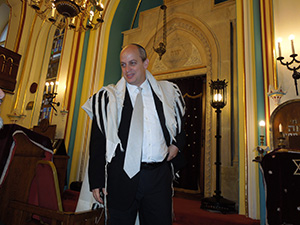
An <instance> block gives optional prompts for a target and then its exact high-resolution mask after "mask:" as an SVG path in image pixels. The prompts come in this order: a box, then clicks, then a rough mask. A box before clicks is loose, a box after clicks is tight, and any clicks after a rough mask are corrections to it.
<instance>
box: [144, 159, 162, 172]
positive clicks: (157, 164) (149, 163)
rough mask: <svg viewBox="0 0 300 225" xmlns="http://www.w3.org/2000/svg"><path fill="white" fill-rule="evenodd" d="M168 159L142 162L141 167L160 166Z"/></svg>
mask: <svg viewBox="0 0 300 225" xmlns="http://www.w3.org/2000/svg"><path fill="white" fill-rule="evenodd" d="M166 161H167V160H166V159H164V160H163V161H162V162H142V165H141V168H142V169H146V170H152V169H155V168H157V167H160V166H161V165H162V164H164V163H165V162H166Z"/></svg>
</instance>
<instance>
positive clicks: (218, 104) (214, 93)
mask: <svg viewBox="0 0 300 225" xmlns="http://www.w3.org/2000/svg"><path fill="white" fill-rule="evenodd" d="M227 83H228V82H226V81H225V80H219V79H217V80H216V81H211V83H210V104H211V106H212V107H213V108H223V107H224V106H225V105H226V103H227Z"/></svg>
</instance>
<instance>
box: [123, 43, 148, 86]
mask: <svg viewBox="0 0 300 225" xmlns="http://www.w3.org/2000/svg"><path fill="white" fill-rule="evenodd" d="M120 64H121V69H122V73H123V76H124V78H125V80H126V81H127V82H128V83H129V84H132V85H135V86H140V85H141V84H142V83H143V82H144V81H145V79H146V69H147V67H148V64H149V60H148V59H146V60H145V61H144V62H143V61H142V59H141V57H140V53H139V50H138V47H137V46H135V45H129V46H127V47H126V48H125V49H123V50H122V52H121V54H120Z"/></svg>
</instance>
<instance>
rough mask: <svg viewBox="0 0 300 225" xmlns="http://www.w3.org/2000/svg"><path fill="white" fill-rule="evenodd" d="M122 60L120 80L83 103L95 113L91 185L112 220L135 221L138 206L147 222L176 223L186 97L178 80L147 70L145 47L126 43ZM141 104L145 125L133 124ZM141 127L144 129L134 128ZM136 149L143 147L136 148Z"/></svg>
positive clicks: (124, 224) (113, 223)
mask: <svg viewBox="0 0 300 225" xmlns="http://www.w3.org/2000/svg"><path fill="white" fill-rule="evenodd" d="M120 64H121V68H122V74H123V77H122V78H121V79H120V81H119V82H118V83H117V85H109V86H107V87H103V88H102V89H101V90H100V91H99V92H98V93H96V94H95V95H94V96H93V97H92V98H90V99H89V101H88V102H87V103H86V104H85V106H84V107H83V108H84V109H85V110H86V111H87V112H88V113H89V115H90V116H91V117H92V118H93V124H92V131H91V132H92V133H91V141H90V160H89V168H88V169H89V184H90V190H91V191H92V193H93V196H94V198H95V199H96V200H97V201H98V202H100V203H103V202H104V201H105V204H107V208H108V214H109V216H108V224H109V225H133V224H134V223H135V219H136V216H137V212H138V213H139V220H140V224H141V225H171V224H172V180H173V174H174V170H173V169H174V167H176V166H177V165H175V163H174V165H173V164H171V163H170V162H171V161H174V162H175V161H178V162H180V161H181V160H180V157H182V156H181V154H180V150H182V148H183V145H184V132H183V128H182V117H183V115H184V110H185V105H184V101H183V98H182V96H181V93H180V90H179V89H178V87H177V86H176V85H175V84H173V83H170V82H167V81H159V82H158V81H156V80H155V78H154V77H153V76H152V74H151V73H150V72H149V71H148V70H147V67H148V64H149V59H148V58H147V55H146V51H145V49H144V48H143V47H141V46H139V45H137V44H131V45H128V46H126V47H125V48H123V50H122V51H121V53H120ZM137 96H141V97H137ZM138 99H139V100H138ZM136 102H137V104H136V105H135V103H136ZM137 105H138V106H137ZM141 105H142V106H141ZM139 106H141V107H139ZM88 108H89V109H88ZM138 108H142V109H139V110H141V111H142V112H143V116H142V118H141V122H139V123H137V124H138V125H141V123H142V125H141V126H142V128H136V126H138V125H133V123H134V121H136V117H138V116H137V115H138V114H137V113H136V112H137V111H139V110H138ZM135 110H136V111H135ZM133 127H134V128H133ZM130 128H131V129H130ZM137 129H142V131H141V132H138V133H136V134H133V133H134V132H135V131H136V130H137ZM139 136H141V137H139ZM139 142H141V146H139V147H135V146H136V145H137V143H139ZM133 149H137V150H138V151H137V152H138V153H134V154H132V153H130V152H131V150H133ZM126 153H127V155H126ZM139 153H140V154H141V155H139ZM130 154H131V156H130ZM179 156H180V157H179ZM127 157H131V159H132V160H133V161H130V163H129V167H134V166H133V165H134V164H135V162H137V165H138V168H137V171H136V172H134V173H130V172H128V170H127V167H128V166H127V165H128V164H127V160H128V158H127ZM128 162H129V161H128ZM125 164H126V165H125Z"/></svg>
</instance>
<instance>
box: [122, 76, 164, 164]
mask: <svg viewBox="0 0 300 225" xmlns="http://www.w3.org/2000/svg"><path fill="white" fill-rule="evenodd" d="M140 87H141V88H142V98H143V105H144V135H143V149H142V162H161V161H163V160H164V159H165V157H166V156H167V154H168V146H167V145H166V141H165V138H164V134H163V132H162V128H161V125H160V121H159V118H158V114H157V111H156V107H155V103H154V98H153V93H152V91H151V87H150V84H149V82H148V81H147V80H146V81H145V82H144V83H143V84H142V85H141V86H140ZM127 88H128V92H129V96H130V99H131V103H132V105H133V106H134V103H135V99H136V96H137V94H138V92H139V91H138V87H137V86H135V85H131V84H129V83H127Z"/></svg>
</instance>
